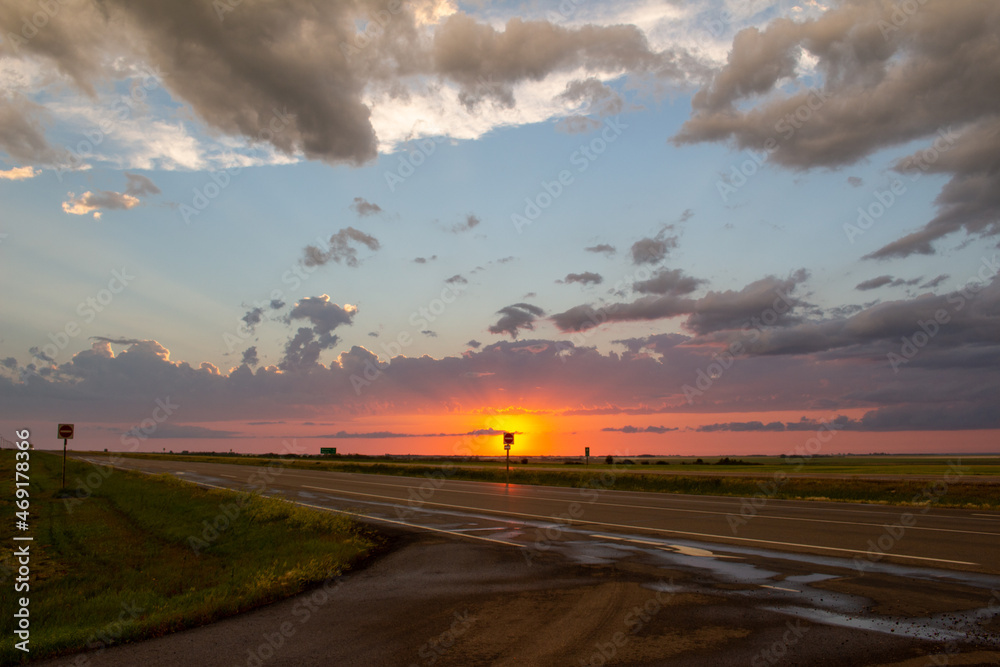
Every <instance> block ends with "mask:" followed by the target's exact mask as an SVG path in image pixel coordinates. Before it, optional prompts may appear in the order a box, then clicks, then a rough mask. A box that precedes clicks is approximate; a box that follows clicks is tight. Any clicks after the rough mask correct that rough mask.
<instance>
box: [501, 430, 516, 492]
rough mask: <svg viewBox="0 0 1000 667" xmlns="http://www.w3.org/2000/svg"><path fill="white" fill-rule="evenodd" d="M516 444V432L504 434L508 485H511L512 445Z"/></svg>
mask: <svg viewBox="0 0 1000 667" xmlns="http://www.w3.org/2000/svg"><path fill="white" fill-rule="evenodd" d="M513 444H514V434H513V433H504V434H503V448H504V449H505V450H506V451H507V486H510V446H511V445H513Z"/></svg>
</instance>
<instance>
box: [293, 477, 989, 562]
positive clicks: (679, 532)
mask: <svg viewBox="0 0 1000 667" xmlns="http://www.w3.org/2000/svg"><path fill="white" fill-rule="evenodd" d="M302 486H303V487H305V488H307V489H316V490H317V491H329V492H332V493H347V494H350V495H355V496H368V497H371V498H382V499H384V500H394V501H397V502H399V501H400V500H401V499H400V498H393V497H391V496H380V495H377V494H374V493H361V492H360V491H341V490H339V489H328V488H325V487H322V486H308V485H306V484H303V485H302ZM422 504H423V505H436V506H438V507H450V508H452V509H461V510H466V511H470V510H474V511H476V512H487V513H493V514H501V515H507V516H526V517H529V518H531V519H544V520H546V521H549V522H551V521H553V517H550V516H543V515H540V514H528V513H526V512H509V511H505V510H491V509H485V508H479V507H463V506H461V505H449V504H447V503H434V502H429V501H424V502H423V503H422ZM415 511H420V510H419V508H417V509H416V510H415ZM567 523H569V524H570V525H572V524H574V523H576V524H580V525H590V526H609V527H612V528H627V529H630V530H650V531H654V532H657V533H667V534H668V535H694V536H696V537H708V538H713V539H717V540H718V539H722V540H736V541H738V542H755V543H757V544H772V545H777V546H783V547H799V548H803V549H822V550H825V551H840V552H843V553H851V554H864V555H867V556H876V557H878V558H886V557H888V558H908V559H911V560H922V561H930V562H932V563H951V564H953V565H977V566H978V565H979V563H971V562H969V561H964V560H947V559H945V558H928V557H926V556H907V555H905V554H886V553H879V554H873V553H872V552H871V551H861V550H859V549H844V548H843V547H824V546H821V545H818V544H798V543H796V542H778V541H775V540H758V539H754V538H751V537H730V536H728V535H713V534H711V533H693V532H690V531H686V530H671V529H668V528H652V527H646V526H630V525H628V524H621V523H607V522H604V521H579V520H575V521H574V520H572V519H571V520H569V521H568V522H567ZM470 537H471V536H470Z"/></svg>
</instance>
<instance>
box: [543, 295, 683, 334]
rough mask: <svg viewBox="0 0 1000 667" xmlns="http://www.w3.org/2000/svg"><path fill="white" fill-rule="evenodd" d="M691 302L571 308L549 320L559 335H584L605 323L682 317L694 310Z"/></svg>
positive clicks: (655, 299) (664, 299)
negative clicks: (572, 333)
mask: <svg viewBox="0 0 1000 667" xmlns="http://www.w3.org/2000/svg"><path fill="white" fill-rule="evenodd" d="M694 303H695V302H694V301H693V300H692V299H685V298H681V297H677V296H673V295H669V294H668V295H664V296H648V297H643V298H641V299H638V300H636V301H633V302H631V303H611V304H606V305H602V306H590V305H582V306H574V307H573V308H570V309H569V310H566V311H564V312H561V313H557V314H555V315H553V316H552V317H551V318H549V319H551V320H552V321H553V322H554V323H555V325H556V326H557V327H559V329H560V330H561V331H564V332H572V331H586V330H588V329H592V328H594V327H596V326H598V325H600V324H603V323H604V322H632V321H638V320H659V319H663V318H666V317H676V316H677V315H685V314H688V313H690V312H691V311H692V309H693V308H694Z"/></svg>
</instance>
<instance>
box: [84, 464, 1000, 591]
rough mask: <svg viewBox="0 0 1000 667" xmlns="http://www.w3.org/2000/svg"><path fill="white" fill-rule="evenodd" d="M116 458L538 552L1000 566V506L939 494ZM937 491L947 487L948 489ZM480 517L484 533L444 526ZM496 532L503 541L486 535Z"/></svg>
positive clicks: (988, 569)
mask: <svg viewBox="0 0 1000 667" xmlns="http://www.w3.org/2000/svg"><path fill="white" fill-rule="evenodd" d="M94 460H95V461H98V460H100V458H99V457H95V458H94ZM120 465H121V466H123V467H128V468H134V469H137V470H144V471H148V472H156V473H162V472H169V473H174V474H177V475H178V476H181V477H184V478H186V479H189V480H191V481H195V482H200V483H205V484H210V485H215V486H224V487H229V488H234V489H248V488H253V489H258V490H262V491H265V492H268V493H277V494H282V495H285V496H287V497H289V498H290V499H292V500H296V501H299V502H303V503H306V504H316V505H321V506H325V507H330V508H338V509H341V510H345V509H346V510H349V511H353V512H355V513H357V514H362V515H365V516H369V517H373V518H379V519H383V520H388V521H395V522H399V523H403V524H413V525H416V526H422V527H426V528H428V529H436V530H445V531H448V530H452V531H453V532H458V533H461V534H463V535H464V536H469V535H473V536H475V537H474V538H482V539H488V540H494V541H496V540H499V541H504V542H510V543H513V544H516V545H518V546H521V547H527V548H534V549H540V548H542V549H544V548H546V547H549V548H552V547H554V546H555V545H556V543H558V542H562V541H565V540H568V539H570V538H572V539H573V540H577V539H580V538H582V537H586V538H588V539H593V540H597V541H599V542H614V540H613V539H607V538H604V537H592V536H593V535H595V534H597V533H600V534H604V533H608V534H613V535H625V536H637V535H643V536H649V537H654V538H658V539H661V540H674V541H676V540H685V541H693V542H706V543H711V544H714V545H728V546H732V547H742V548H751V549H756V550H767V551H777V552H790V553H802V554H814V555H819V556H832V557H839V558H844V559H847V561H848V565H849V566H850V567H852V568H854V569H855V570H856V571H858V572H863V571H864V572H867V571H869V570H871V569H874V568H875V566H876V565H878V564H881V563H896V564H899V565H907V566H922V567H933V568H942V569H950V570H963V571H968V572H981V573H989V574H1000V559H998V558H997V554H1000V513H988V512H982V511H970V510H956V509H944V508H936V507H934V506H933V503H932V502H931V503H929V504H927V505H924V506H922V507H905V508H904V507H890V506H884V505H860V504H846V503H827V502H815V501H787V500H778V499H767V498H755V499H740V498H728V497H719V496H688V495H677V494H658V493H637V492H623V491H614V490H610V489H607V488H605V487H603V486H597V487H596V488H592V489H567V488H559V487H542V486H524V485H511V486H510V487H507V486H505V485H503V484H490V483H480V482H467V481H458V480H451V479H447V478H446V477H445V475H444V474H442V476H441V477H438V478H433V479H432V478H420V477H390V476H381V475H366V474H349V473H334V472H325V471H316V472H311V471H308V470H300V469H293V468H284V467H274V468H256V467H251V466H245V465H232V464H218V463H195V462H187V461H153V460H142V459H125V460H123V461H122V462H121V464H120ZM610 474H611V473H609V477H608V479H607V481H608V482H609V483H610V482H611V481H612V479H611V477H610ZM940 490H944V491H945V492H946V486H942V487H939V491H940ZM931 497H932V498H933V495H932V496H931ZM473 519H474V522H475V523H476V524H477V527H479V528H482V530H479V531H476V530H470V529H468V527H465V528H463V529H462V530H457V531H455V530H453V528H451V527H449V526H452V524H456V523H468V522H469V521H470V520H473ZM511 521H515V522H518V523H517V524H516V526H517V528H515V529H512V528H510V526H511V524H510V522H511ZM479 524H482V525H479ZM493 533H500V534H502V535H504V537H502V538H501V537H497V536H496V535H493V536H492V537H491V536H490V535H491V534H493Z"/></svg>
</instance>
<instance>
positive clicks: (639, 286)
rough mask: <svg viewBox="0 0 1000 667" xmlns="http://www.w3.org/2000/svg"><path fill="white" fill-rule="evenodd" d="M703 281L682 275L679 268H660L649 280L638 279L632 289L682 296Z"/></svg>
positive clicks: (693, 289) (642, 292)
mask: <svg viewBox="0 0 1000 667" xmlns="http://www.w3.org/2000/svg"><path fill="white" fill-rule="evenodd" d="M704 282H705V281H704V280H701V279H700V278H693V277H691V276H686V275H684V272H683V271H681V270H680V269H660V270H659V271H657V272H656V273H655V274H654V275H653V277H652V278H650V279H649V280H640V281H638V282H636V283H634V284H633V285H632V289H634V290H635V291H636V292H639V293H640V294H672V295H674V296H682V295H684V294H690V293H691V292H693V291H695V290H696V289H698V287H699V286H700V285H701V284H703V283H704Z"/></svg>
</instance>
